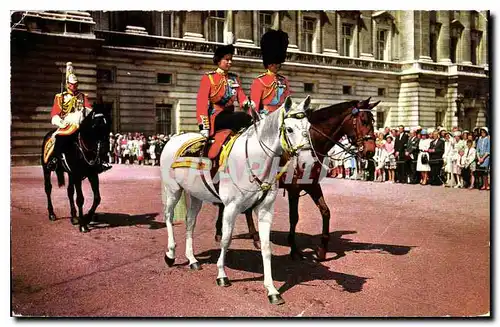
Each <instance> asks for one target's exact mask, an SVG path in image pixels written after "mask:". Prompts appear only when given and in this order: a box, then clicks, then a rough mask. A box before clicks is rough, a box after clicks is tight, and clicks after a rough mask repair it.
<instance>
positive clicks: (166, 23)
mask: <svg viewBox="0 0 500 327" xmlns="http://www.w3.org/2000/svg"><path fill="white" fill-rule="evenodd" d="M173 26H174V16H173V15H172V13H171V12H162V13H161V34H160V35H161V36H172V30H173V29H174V28H173Z"/></svg>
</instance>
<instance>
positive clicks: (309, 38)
mask: <svg viewBox="0 0 500 327" xmlns="http://www.w3.org/2000/svg"><path fill="white" fill-rule="evenodd" d="M302 23H303V25H302V47H303V50H304V51H305V52H313V38H314V25H315V23H316V20H315V19H314V18H304V21H303V22H302Z"/></svg>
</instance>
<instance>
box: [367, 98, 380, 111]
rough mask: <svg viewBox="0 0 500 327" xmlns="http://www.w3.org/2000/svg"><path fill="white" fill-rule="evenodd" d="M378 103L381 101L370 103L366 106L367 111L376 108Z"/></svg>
mask: <svg viewBox="0 0 500 327" xmlns="http://www.w3.org/2000/svg"><path fill="white" fill-rule="evenodd" d="M380 101H381V100H379V101H377V102H375V103H370V105H369V106H368V109H370V110H371V109H373V108H375V107H376V106H377V105H378V104H379V103H380Z"/></svg>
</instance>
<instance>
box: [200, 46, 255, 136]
mask: <svg viewBox="0 0 500 327" xmlns="http://www.w3.org/2000/svg"><path fill="white" fill-rule="evenodd" d="M233 53H234V47H233V46H232V45H227V46H221V47H219V48H218V49H217V50H216V52H215V55H214V63H215V64H217V65H218V64H219V63H220V61H221V60H223V57H224V56H225V55H228V54H230V55H232V54H233ZM236 100H237V101H238V103H239V104H240V107H242V108H245V107H247V106H249V105H250V101H249V100H248V98H247V96H246V95H245V93H244V92H243V87H242V85H241V82H240V79H239V77H238V75H236V74H233V73H229V72H226V71H224V70H223V69H221V68H220V67H219V68H217V69H216V70H215V71H211V72H208V73H205V74H204V75H203V77H202V78H201V82H200V89H199V91H198V97H197V101H196V117H197V120H198V124H199V127H200V130H201V131H205V132H207V131H208V135H209V136H214V134H215V132H216V131H218V130H221V129H230V130H233V131H238V130H239V129H241V128H243V127H247V126H249V125H250V124H251V118H252V117H251V116H249V115H247V114H246V113H245V112H243V111H235V108H234V102H235V101H236Z"/></svg>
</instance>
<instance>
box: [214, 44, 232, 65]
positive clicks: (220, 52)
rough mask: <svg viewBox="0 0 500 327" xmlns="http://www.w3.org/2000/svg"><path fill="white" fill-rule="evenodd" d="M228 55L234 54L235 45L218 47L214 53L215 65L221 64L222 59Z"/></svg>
mask: <svg viewBox="0 0 500 327" xmlns="http://www.w3.org/2000/svg"><path fill="white" fill-rule="evenodd" d="M227 54H234V45H232V44H227V45H221V46H220V47H218V48H217V49H216V50H215V53H214V64H216V65H217V64H219V62H220V61H221V60H222V58H224V56H225V55H227Z"/></svg>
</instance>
